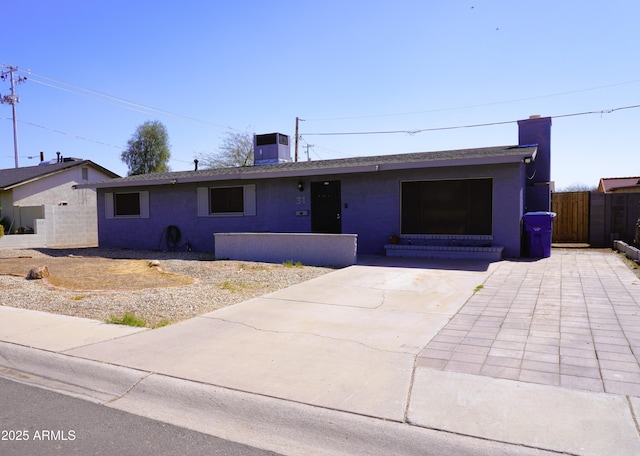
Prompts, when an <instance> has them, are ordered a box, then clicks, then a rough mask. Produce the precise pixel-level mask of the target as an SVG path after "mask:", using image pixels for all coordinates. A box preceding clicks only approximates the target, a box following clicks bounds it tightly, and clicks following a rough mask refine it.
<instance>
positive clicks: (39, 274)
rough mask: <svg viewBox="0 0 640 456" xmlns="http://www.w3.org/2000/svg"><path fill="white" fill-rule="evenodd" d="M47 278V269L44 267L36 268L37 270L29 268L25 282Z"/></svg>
mask: <svg viewBox="0 0 640 456" xmlns="http://www.w3.org/2000/svg"><path fill="white" fill-rule="evenodd" d="M45 277H49V268H47V267H46V266H38V267H37V268H31V270H29V273H28V274H27V280H37V279H43V278H45Z"/></svg>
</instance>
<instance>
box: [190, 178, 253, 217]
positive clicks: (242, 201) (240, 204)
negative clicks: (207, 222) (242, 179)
mask: <svg viewBox="0 0 640 456" xmlns="http://www.w3.org/2000/svg"><path fill="white" fill-rule="evenodd" d="M253 215H256V186H255V184H247V185H239V186H235V187H198V217H229V216H230V217H238V216H240V217H241V216H245V217H246V216H253Z"/></svg>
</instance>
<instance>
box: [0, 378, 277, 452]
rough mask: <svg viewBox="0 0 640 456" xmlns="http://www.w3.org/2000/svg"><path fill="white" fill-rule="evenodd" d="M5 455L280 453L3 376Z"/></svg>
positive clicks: (0, 448) (0, 441) (1, 445)
mask: <svg viewBox="0 0 640 456" xmlns="http://www.w3.org/2000/svg"><path fill="white" fill-rule="evenodd" d="M0 404H2V407H0V454H1V455H3V456H14V455H15V456H18V455H20V456H23V455H31V456H40V455H42V456H45V455H57V454H59V455H74V454H79V455H80V454H81V455H113V454H118V455H121V456H128V455H131V456H145V455H153V456H163V455H167V456H169V455H171V456H173V455H176V454H182V455H189V456H200V455H202V456H204V455H237V456H259V455H260V456H262V455H276V454H277V453H273V452H270V451H265V450H260V449H257V448H254V447H250V446H247V445H242V444H239V443H235V442H230V441H228V440H224V439H220V438H217V437H213V436H210V435H207V434H202V433H199V432H194V431H190V430H188V429H184V428H181V427H178V426H173V425H170V424H166V423H162V422H160V421H154V420H151V419H148V418H144V417H140V416H137V415H132V414H130V413H126V412H122V411H119V410H115V409H112V408H109V407H104V406H102V405H98V404H94V403H92V402H88V401H84V400H81V399H76V398H73V397H70V396H65V395H61V394H58V393H54V392H51V391H48V390H44V389H40V388H37V387H33V386H28V385H24V384H21V383H17V382H13V381H10V380H6V379H2V378H0Z"/></svg>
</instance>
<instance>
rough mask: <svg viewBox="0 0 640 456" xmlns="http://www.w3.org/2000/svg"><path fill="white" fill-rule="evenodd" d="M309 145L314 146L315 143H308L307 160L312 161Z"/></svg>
mask: <svg viewBox="0 0 640 456" xmlns="http://www.w3.org/2000/svg"><path fill="white" fill-rule="evenodd" d="M309 147H313V144H307V161H308V162H310V161H311V156H310V155H309Z"/></svg>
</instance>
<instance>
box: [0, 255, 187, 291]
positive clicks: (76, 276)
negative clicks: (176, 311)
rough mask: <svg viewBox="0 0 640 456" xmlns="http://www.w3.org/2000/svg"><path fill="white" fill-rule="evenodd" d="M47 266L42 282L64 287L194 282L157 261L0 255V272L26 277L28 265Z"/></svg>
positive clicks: (124, 287) (141, 286)
mask: <svg viewBox="0 0 640 456" xmlns="http://www.w3.org/2000/svg"><path fill="white" fill-rule="evenodd" d="M38 266H47V268H48V269H49V277H47V278H46V279H45V282H46V283H48V284H50V285H52V286H54V287H57V288H64V289H67V290H75V291H90V290H141V289H144V288H159V287H176V286H184V285H190V284H192V283H194V282H195V280H194V279H193V278H191V277H186V276H183V275H179V274H173V273H169V272H166V271H165V270H164V269H163V268H162V264H161V263H160V262H157V261H156V262H154V261H149V260H136V259H133V260H124V259H111V258H95V257H75V256H71V257H63V258H54V257H51V258H46V259H45V258H33V257H17V258H16V257H14V258H0V274H1V275H12V276H19V277H26V275H27V273H28V272H29V270H30V269H31V268H34V267H38Z"/></svg>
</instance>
